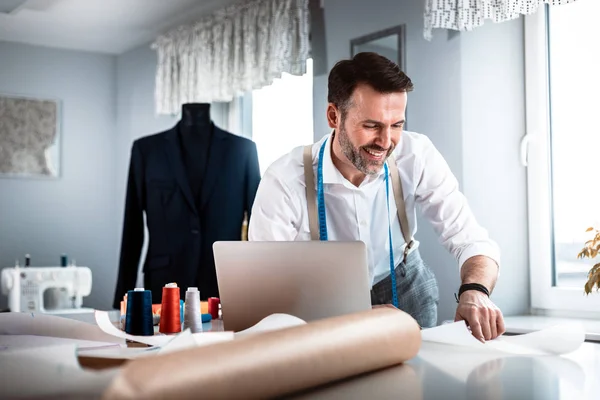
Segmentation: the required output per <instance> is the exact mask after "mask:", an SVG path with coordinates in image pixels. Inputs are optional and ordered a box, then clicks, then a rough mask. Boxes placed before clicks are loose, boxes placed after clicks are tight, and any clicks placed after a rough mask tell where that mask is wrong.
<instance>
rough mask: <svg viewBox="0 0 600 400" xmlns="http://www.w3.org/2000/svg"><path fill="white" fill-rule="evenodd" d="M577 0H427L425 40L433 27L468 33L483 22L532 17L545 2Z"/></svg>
mask: <svg viewBox="0 0 600 400" xmlns="http://www.w3.org/2000/svg"><path fill="white" fill-rule="evenodd" d="M574 1H575V0H425V32H424V35H425V39H427V40H431V37H432V34H431V30H432V29H434V28H443V29H453V30H457V31H469V30H472V29H473V28H476V27H478V26H481V25H483V23H484V20H486V19H490V20H492V21H494V22H504V21H508V20H511V19H515V18H518V17H519V15H528V14H533V13H534V12H536V11H537V10H538V7H540V6H542V5H543V4H544V3H547V4H550V5H558V4H567V3H573V2H574Z"/></svg>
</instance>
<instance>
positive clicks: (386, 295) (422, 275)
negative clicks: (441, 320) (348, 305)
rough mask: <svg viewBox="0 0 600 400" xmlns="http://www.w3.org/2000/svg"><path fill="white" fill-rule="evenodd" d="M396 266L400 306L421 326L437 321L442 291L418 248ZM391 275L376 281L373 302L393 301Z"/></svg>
mask: <svg viewBox="0 0 600 400" xmlns="http://www.w3.org/2000/svg"><path fill="white" fill-rule="evenodd" d="M401 265H402V264H400V265H398V266H396V269H395V273H396V287H397V288H398V308H400V309H401V310H402V311H404V312H406V313H408V314H410V315H411V316H412V317H413V318H414V319H416V320H417V323H418V324H419V325H420V326H421V328H431V327H433V326H436V325H437V307H438V304H439V299H440V294H439V290H438V285H437V281H436V279H435V275H434V274H433V272H432V271H431V270H430V269H429V268H428V267H427V266H426V265H425V263H424V262H423V260H422V259H421V255H420V254H419V250H418V249H415V250H413V251H412V252H411V253H410V254H409V255H408V257H407V259H406V262H405V263H404V270H405V276H402V268H400V266H401ZM392 303H393V301H392V279H391V277H390V276H389V275H388V277H387V278H385V279H383V280H382V281H380V282H377V283H376V284H375V285H374V286H373V288H372V289H371V304H373V305H379V304H392Z"/></svg>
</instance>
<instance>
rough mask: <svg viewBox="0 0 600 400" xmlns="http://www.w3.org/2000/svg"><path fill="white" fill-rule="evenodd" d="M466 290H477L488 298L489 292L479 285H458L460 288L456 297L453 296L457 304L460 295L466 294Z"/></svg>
mask: <svg viewBox="0 0 600 400" xmlns="http://www.w3.org/2000/svg"><path fill="white" fill-rule="evenodd" d="M467 290H477V291H479V292H482V293H485V294H486V295H487V297H490V291H489V290H488V289H487V288H486V287H485V286H483V285H481V284H479V283H464V284H462V285H460V288H459V289H458V295H456V293H455V294H454V298H455V299H456V302H457V303H458V300H459V299H460V295H461V294H463V293H464V292H466V291H467Z"/></svg>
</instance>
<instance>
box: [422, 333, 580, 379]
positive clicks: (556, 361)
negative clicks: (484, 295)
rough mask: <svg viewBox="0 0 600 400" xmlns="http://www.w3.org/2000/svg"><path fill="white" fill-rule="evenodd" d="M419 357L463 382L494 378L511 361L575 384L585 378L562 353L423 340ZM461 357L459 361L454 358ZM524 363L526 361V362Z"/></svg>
mask: <svg viewBox="0 0 600 400" xmlns="http://www.w3.org/2000/svg"><path fill="white" fill-rule="evenodd" d="M418 358H419V359H421V360H424V361H426V362H427V363H429V364H430V365H431V366H433V367H434V368H436V369H438V370H440V371H442V372H443V373H445V374H446V375H448V376H450V377H452V378H454V379H456V380H458V381H460V382H462V383H466V382H467V381H469V380H471V379H473V380H475V381H478V382H480V383H481V382H482V381H483V380H487V379H493V378H494V377H495V376H496V375H498V374H500V373H501V372H502V371H503V370H505V369H507V370H510V368H511V367H510V365H511V364H512V365H516V364H518V365H521V366H523V365H531V366H532V368H541V369H543V371H541V372H540V373H542V372H543V373H545V374H550V375H552V376H556V377H560V378H561V380H567V381H569V382H570V383H572V384H573V385H574V387H577V385H581V384H582V381H583V380H585V374H584V372H583V369H582V368H581V366H579V365H578V363H576V362H574V361H573V360H570V359H568V358H566V357H562V356H559V357H557V356H545V355H533V356H532V355H529V354H517V353H512V352H504V351H499V350H495V349H487V350H486V351H481V349H477V348H475V347H468V346H453V345H448V344H442V343H436V342H423V343H422V346H421V348H420V349H419V354H418ZM457 360H460V362H457ZM526 363H527V364H526Z"/></svg>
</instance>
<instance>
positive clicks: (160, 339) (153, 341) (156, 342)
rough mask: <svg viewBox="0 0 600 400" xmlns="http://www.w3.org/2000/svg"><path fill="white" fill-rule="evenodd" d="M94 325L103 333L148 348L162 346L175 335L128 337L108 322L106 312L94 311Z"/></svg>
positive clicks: (108, 318)
mask: <svg viewBox="0 0 600 400" xmlns="http://www.w3.org/2000/svg"><path fill="white" fill-rule="evenodd" d="M95 317H96V323H97V324H98V326H99V327H100V329H102V330H103V331H104V332H105V333H107V334H109V335H111V336H113V337H117V338H121V339H128V340H132V341H134V342H138V343H144V344H147V345H150V346H164V345H165V344H167V343H169V342H170V341H171V340H172V339H173V338H174V337H175V336H176V335H154V336H138V335H130V334H128V333H127V332H124V331H122V330H120V329H119V328H117V327H116V326H114V325H113V323H112V322H111V321H110V317H109V315H108V312H106V311H98V310H96V311H95Z"/></svg>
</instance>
